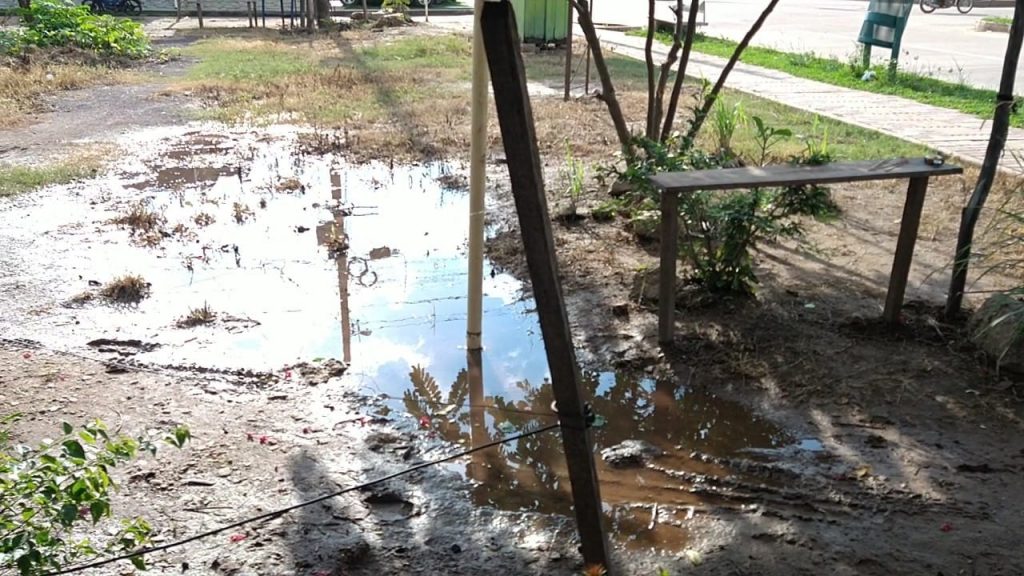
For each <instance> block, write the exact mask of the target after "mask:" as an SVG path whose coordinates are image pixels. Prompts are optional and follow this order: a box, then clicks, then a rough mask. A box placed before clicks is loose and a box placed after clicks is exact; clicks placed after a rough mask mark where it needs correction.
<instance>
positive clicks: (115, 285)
mask: <svg viewBox="0 0 1024 576" xmlns="http://www.w3.org/2000/svg"><path fill="white" fill-rule="evenodd" d="M149 290H150V284H149V282H146V280H145V278H143V277H142V276H139V275H138V274H125V275H124V276H118V277H117V278H114V279H113V280H111V281H110V282H107V283H106V284H105V285H104V286H103V288H102V289H101V290H100V295H101V296H103V297H104V298H106V299H107V300H110V301H111V302H114V303H116V304H138V303H139V302H142V301H143V300H144V299H146V298H148V297H149Z"/></svg>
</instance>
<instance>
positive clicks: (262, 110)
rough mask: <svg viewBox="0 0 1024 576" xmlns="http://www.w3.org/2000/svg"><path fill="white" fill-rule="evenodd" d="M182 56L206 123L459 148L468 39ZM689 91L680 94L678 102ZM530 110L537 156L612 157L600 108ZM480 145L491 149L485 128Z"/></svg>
mask: <svg viewBox="0 0 1024 576" xmlns="http://www.w3.org/2000/svg"><path fill="white" fill-rule="evenodd" d="M185 53H186V55H188V56H193V57H196V58H198V59H199V60H200V62H199V64H198V65H197V66H196V67H194V68H193V69H192V70H191V71H190V73H189V76H188V79H187V80H186V82H185V83H184V84H183V85H181V86H179V88H180V89H187V90H189V91H191V92H192V93H194V94H198V95H199V96H201V97H202V98H204V99H205V100H206V103H207V104H208V109H207V112H206V115H207V116H208V117H212V118H215V119H219V120H226V121H238V120H258V119H264V120H266V121H273V120H275V119H276V120H283V121H300V122H305V123H307V124H310V125H312V126H314V127H315V128H316V130H315V131H314V133H315V134H316V135H317V136H316V138H314V139H315V140H322V142H320V143H319V144H318V145H311V146H308V148H310V149H311V150H314V151H315V150H322V151H330V152H334V151H344V152H346V153H348V154H350V155H353V156H355V157H356V159H367V158H373V159H378V160H380V159H388V158H399V159H415V160H419V159H424V158H431V157H435V158H436V157H443V156H447V157H450V156H452V155H455V154H463V153H464V152H465V150H466V149H468V145H469V116H470V115H469V111H470V108H469V95H470V94H469V83H468V80H469V78H470V64H471V58H470V55H471V44H470V41H469V38H468V37H465V36H462V35H457V34H451V35H442V36H438V35H436V34H429V35H424V33H423V32H421V29H418V28H416V27H413V28H405V29H401V30H400V31H397V30H395V31H388V32H387V33H385V35H382V34H370V33H368V32H365V31H360V30H350V31H345V32H342V33H340V34H334V35H331V36H329V37H328V36H316V37H313V38H312V39H310V38H309V37H303V38H293V37H287V36H280V35H277V34H274V35H270V34H255V35H254V34H246V35H237V36H233V37H217V38H208V39H203V40H200V41H198V42H197V43H196V44H194V45H192V46H190V47H188V48H186V49H185ZM524 59H525V64H526V73H527V76H528V78H529V80H530V81H531V82H533V83H540V84H545V85H548V86H551V87H559V86H561V83H562V79H563V74H564V59H563V55H562V54H561V53H560V52H553V51H541V52H530V53H526V54H525V55H524ZM608 65H609V68H610V70H611V74H612V76H613V78H614V79H615V82H616V87H617V88H618V90H619V94H620V99H621V101H622V104H623V108H624V109H625V111H626V114H627V117H628V119H630V120H632V121H638V120H640V119H642V117H643V114H644V112H643V110H644V106H645V104H646V95H645V93H644V91H645V87H646V71H645V68H644V64H643V63H642V62H639V61H636V60H633V59H630V58H625V57H621V56H615V55H610V56H609V57H608ZM594 86H595V87H596V86H597V81H596V79H595V84H594ZM695 91H696V90H695V88H694V87H693V85H692V84H690V85H688V90H687V94H689V95H692V94H693V93H694V92H695ZM725 98H726V100H727V102H731V101H734V100H742V101H743V102H744V108H745V109H746V111H747V113H748V115H756V116H759V117H761V118H763V119H764V120H765V121H766V122H768V123H769V124H772V125H774V126H779V127H787V128H790V129H791V130H793V131H794V132H795V133H797V134H809V133H810V132H811V131H812V129H813V128H814V126H815V118H814V115H813V114H809V113H806V112H803V111H799V110H795V109H793V108H788V107H786V106H782V105H779V104H775V103H772V102H769V101H766V100H761V99H758V98H754V97H751V96H745V95H740V94H738V93H734V92H727V93H726V95H725ZM684 100H685V101H684V102H681V107H682V109H681V110H680V120H679V122H680V124H679V125H680V126H683V125H684V124H683V123H684V122H685V116H686V115H687V114H688V113H689V112H688V110H687V109H686V108H687V107H688V106H692V104H693V101H692V98H691V97H690V96H686V97H685V98H684ZM532 104H533V111H534V116H535V120H536V124H537V137H538V143H539V144H540V147H541V151H542V153H544V154H545V155H550V156H551V157H559V158H560V157H562V156H563V155H564V152H565V142H566V139H568V140H569V141H570V142H571V143H572V146H573V153H574V154H575V155H577V156H579V157H581V158H587V159H589V160H599V161H607V160H608V159H609V158H611V156H612V154H614V153H615V152H616V151H617V150H618V144H617V140H616V137H615V132H614V130H613V129H612V126H611V122H610V120H609V118H608V113H607V109H606V108H605V105H604V103H603V102H600V101H598V100H596V99H592V98H588V99H582V100H579V101H573V102H563V101H562V100H561V98H556V97H537V98H534V99H533V103H532ZM817 126H818V128H819V129H820V130H823V131H824V130H827V131H828V134H829V142H830V144H831V146H832V152H833V153H834V154H836V155H837V156H839V157H842V158H847V159H864V158H879V157H889V156H893V155H897V154H899V155H903V154H905V155H918V154H923V153H924V148H922V147H919V146H914V145H911V144H907V143H906V142H903V141H901V140H898V139H895V138H889V137H885V136H881V135H879V134H876V133H874V132H871V131H868V130H863V129H860V128H856V127H853V126H849V125H846V124H842V123H840V122H836V121H831V120H821V121H819V122H818V124H817ZM637 129H639V128H638V127H637ZM342 131H343V132H344V138H341V137H340V134H341V133H342ZM752 135H753V129H752V128H750V127H741V128H740V129H739V130H738V131H737V135H736V140H735V141H734V142H733V145H734V147H735V148H736V149H737V151H740V152H742V151H744V150H746V149H748V148H752V147H753V146H754V144H753V141H752ZM313 144H316V143H315V142H314V143H313ZM489 144H490V146H492V147H493V146H500V143H499V141H498V140H497V139H496V133H495V131H492V141H491V142H490V143H489ZM787 146H788V148H787ZM802 148H803V144H802V143H801V142H799V141H797V140H794V141H793V142H790V143H788V144H786V145H784V146H781V147H779V148H778V149H777V151H778V152H779V153H780V154H782V153H792V154H795V153H797V152H800V151H802ZM197 224H198V223H197Z"/></svg>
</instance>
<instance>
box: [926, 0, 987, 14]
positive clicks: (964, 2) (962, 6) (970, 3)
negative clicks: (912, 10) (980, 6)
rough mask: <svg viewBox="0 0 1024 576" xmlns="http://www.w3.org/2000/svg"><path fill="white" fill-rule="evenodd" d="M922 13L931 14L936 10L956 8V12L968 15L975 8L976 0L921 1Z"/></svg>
mask: <svg viewBox="0 0 1024 576" xmlns="http://www.w3.org/2000/svg"><path fill="white" fill-rule="evenodd" d="M920 6H921V12H924V13H925V14H931V13H932V12H935V10H936V9H939V10H942V9H945V8H952V7H953V6H956V11H957V12H959V13H961V14H967V13H968V12H970V11H971V9H972V8H974V0H921V4H920Z"/></svg>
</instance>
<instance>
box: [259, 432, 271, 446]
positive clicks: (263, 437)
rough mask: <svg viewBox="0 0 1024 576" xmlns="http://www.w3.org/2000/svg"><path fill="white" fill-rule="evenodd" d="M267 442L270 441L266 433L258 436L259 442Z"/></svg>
mask: <svg viewBox="0 0 1024 576" xmlns="http://www.w3.org/2000/svg"><path fill="white" fill-rule="evenodd" d="M267 442H270V438H268V437H267V435H266V434H264V435H262V436H260V444H266V443H267Z"/></svg>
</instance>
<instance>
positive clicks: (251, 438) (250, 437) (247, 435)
mask: <svg viewBox="0 0 1024 576" xmlns="http://www.w3.org/2000/svg"><path fill="white" fill-rule="evenodd" d="M245 439H246V441H248V442H255V441H256V438H255V437H254V436H253V435H252V432H246V433H245Z"/></svg>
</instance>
